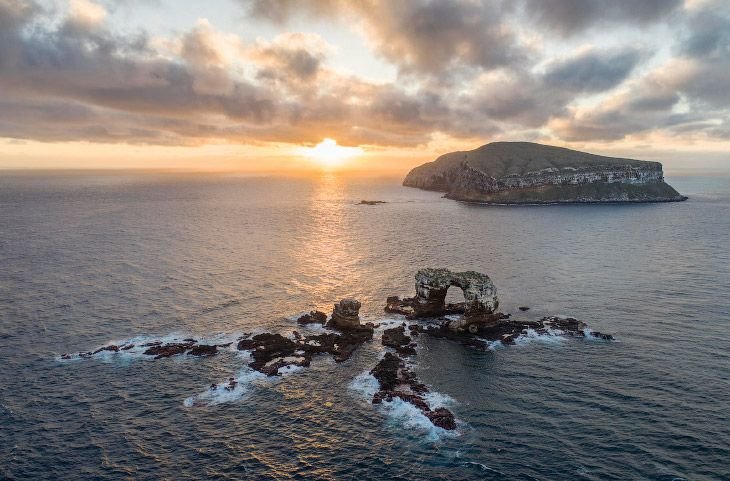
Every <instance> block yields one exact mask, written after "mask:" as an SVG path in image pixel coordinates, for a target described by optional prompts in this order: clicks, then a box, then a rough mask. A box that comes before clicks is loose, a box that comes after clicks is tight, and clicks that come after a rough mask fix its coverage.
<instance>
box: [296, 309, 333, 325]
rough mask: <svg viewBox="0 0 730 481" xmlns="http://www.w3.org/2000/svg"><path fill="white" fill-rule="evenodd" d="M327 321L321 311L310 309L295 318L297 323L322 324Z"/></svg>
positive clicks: (325, 315)
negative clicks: (307, 312)
mask: <svg viewBox="0 0 730 481" xmlns="http://www.w3.org/2000/svg"><path fill="white" fill-rule="evenodd" d="M325 322H327V314H325V313H324V312H322V311H310V312H309V314H304V315H303V316H301V317H299V319H297V323H298V324H324V323H325Z"/></svg>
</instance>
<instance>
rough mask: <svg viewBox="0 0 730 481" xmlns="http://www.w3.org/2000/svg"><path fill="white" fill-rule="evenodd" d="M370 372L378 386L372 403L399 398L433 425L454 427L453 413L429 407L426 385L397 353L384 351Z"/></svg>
mask: <svg viewBox="0 0 730 481" xmlns="http://www.w3.org/2000/svg"><path fill="white" fill-rule="evenodd" d="M370 374H372V375H373V377H374V378H375V379H376V380H377V381H378V385H379V387H380V389H379V391H378V392H376V393H375V395H374V396H373V400H372V402H373V404H380V403H382V402H383V401H392V400H393V399H395V398H399V399H402V400H403V401H405V402H407V403H410V404H412V405H413V406H415V407H416V408H418V409H419V410H420V411H421V412H422V413H423V414H424V415H425V416H426V417H428V419H430V420H431V422H432V423H433V424H434V425H435V426H438V427H440V428H443V429H447V430H453V429H456V421H455V419H454V415H453V413H451V411H449V410H448V409H446V408H443V407H442V408H438V409H435V410H432V409H431V407H430V406H429V404H428V402H427V401H426V400H425V398H424V397H423V395H424V394H426V393H428V392H429V391H428V387H426V385H424V384H423V383H421V382H419V381H418V378H417V377H416V374H415V373H414V372H413V371H411V370H409V369H408V367H407V366H406V364H405V362H404V361H403V360H402V359H401V358H400V357H398V356H397V355H395V354H393V353H390V352H387V353H385V356H384V357H383V359H381V360H380V362H378V364H376V365H375V367H374V368H373V369H372V371H370Z"/></svg>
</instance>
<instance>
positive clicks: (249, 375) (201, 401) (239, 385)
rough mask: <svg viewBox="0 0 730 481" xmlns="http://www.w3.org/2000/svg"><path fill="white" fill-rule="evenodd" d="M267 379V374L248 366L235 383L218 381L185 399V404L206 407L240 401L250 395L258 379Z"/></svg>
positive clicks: (186, 405)
mask: <svg viewBox="0 0 730 481" xmlns="http://www.w3.org/2000/svg"><path fill="white" fill-rule="evenodd" d="M265 379H266V375H264V374H262V373H260V372H258V371H255V370H253V369H250V368H246V369H244V370H242V371H241V372H240V373H239V374H238V376H237V377H235V378H234V382H235V385H233V386H232V385H231V384H232V383H231V382H230V379H226V380H224V381H221V382H219V383H216V384H215V385H214V386H211V387H210V388H208V390H207V391H203V392H202V393H200V394H196V395H194V396H190V397H189V398H187V399H185V400H184V401H183V406H185V407H188V408H191V407H204V406H215V405H218V404H224V403H230V402H236V401H240V400H242V399H245V398H246V397H247V396H248V394H249V393H250V392H251V388H252V386H253V385H254V384H255V383H256V382H257V381H258V382H263V381H264V380H265Z"/></svg>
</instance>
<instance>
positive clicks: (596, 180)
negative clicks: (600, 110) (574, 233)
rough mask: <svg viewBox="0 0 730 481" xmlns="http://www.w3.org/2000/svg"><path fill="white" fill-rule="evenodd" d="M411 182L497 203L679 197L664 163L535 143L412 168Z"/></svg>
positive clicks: (492, 147) (500, 145) (499, 145)
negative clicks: (666, 178) (664, 168)
mask: <svg viewBox="0 0 730 481" xmlns="http://www.w3.org/2000/svg"><path fill="white" fill-rule="evenodd" d="M403 185H405V186H407V187H417V188H420V189H425V190H435V191H439V192H445V193H446V197H448V198H451V199H455V200H462V201H471V202H480V203H492V204H547V203H592V202H676V201H682V200H686V199H687V197H685V196H682V195H680V194H679V193H678V192H677V191H676V190H674V189H673V188H672V187H671V186H670V185H668V184H667V183H666V182H665V181H664V174H663V171H662V165H661V164H660V163H659V162H648V161H642V160H634V159H622V158H615V157H605V156H601V155H594V154H588V153H585V152H579V151H576V150H570V149H566V148H562V147H553V146H549V145H541V144H535V143H530V142H493V143H490V144H487V145H484V146H482V147H479V148H477V149H475V150H471V151H467V152H452V153H449V154H445V155H442V156H441V157H439V158H438V159H436V160H435V161H433V162H429V163H426V164H423V165H421V166H419V167H416V168H415V169H413V170H411V171H410V172H409V173H408V175H407V176H406V178H405V179H404V181H403Z"/></svg>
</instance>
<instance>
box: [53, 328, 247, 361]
mask: <svg viewBox="0 0 730 481" xmlns="http://www.w3.org/2000/svg"><path fill="white" fill-rule="evenodd" d="M240 337H241V333H216V334H212V335H209V336H203V337H199V336H196V335H194V334H191V333H179V332H175V333H170V334H166V335H164V336H150V335H139V336H134V337H130V338H128V339H121V340H112V341H109V342H107V343H106V344H103V345H101V346H97V347H95V348H93V349H91V350H89V351H88V352H83V351H82V352H76V353H73V354H67V355H63V356H60V355H59V356H56V360H57V361H59V362H69V361H78V360H80V359H98V360H101V361H102V362H113V361H133V360H148V361H149V360H154V358H155V356H150V355H147V354H144V352H145V351H146V350H147V349H149V348H150V346H149V345H148V344H151V343H156V342H161V343H162V344H169V343H179V342H184V341H185V339H195V340H197V344H198V345H200V344H206V345H213V344H215V345H219V346H220V345H226V344H230V345H229V346H226V347H220V348H219V350H227V351H232V352H237V348H236V345H237V343H238V339H239V338H240ZM111 346H117V347H118V348H119V350H118V351H116V352H115V351H113V350H101V349H103V348H105V347H111ZM96 351H99V352H96ZM181 357H182V356H181ZM185 357H186V358H197V356H185Z"/></svg>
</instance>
